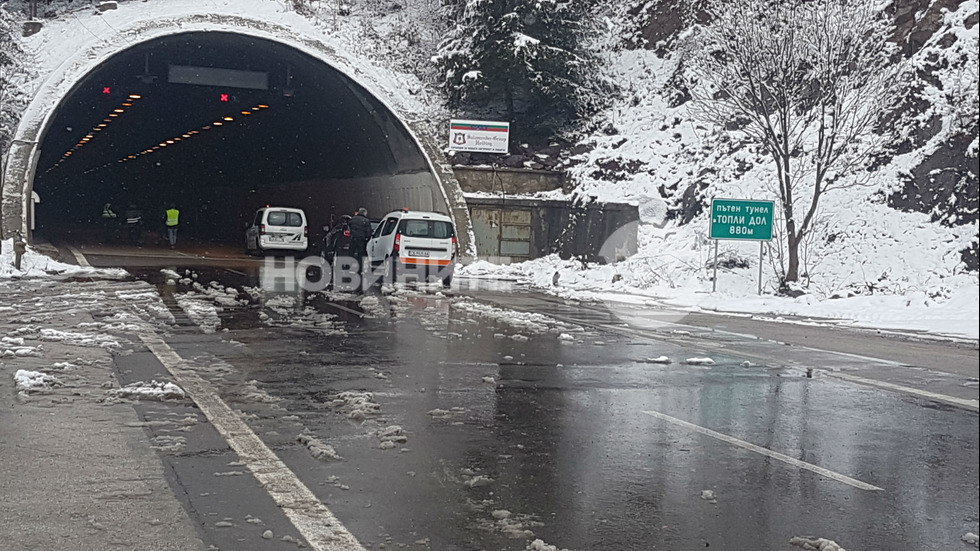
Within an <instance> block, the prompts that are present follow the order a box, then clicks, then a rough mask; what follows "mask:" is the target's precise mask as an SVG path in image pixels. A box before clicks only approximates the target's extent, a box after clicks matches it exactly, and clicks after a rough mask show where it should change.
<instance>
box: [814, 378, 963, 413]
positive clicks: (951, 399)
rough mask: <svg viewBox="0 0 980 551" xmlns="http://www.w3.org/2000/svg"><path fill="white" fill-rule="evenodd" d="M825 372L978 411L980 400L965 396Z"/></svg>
mask: <svg viewBox="0 0 980 551" xmlns="http://www.w3.org/2000/svg"><path fill="white" fill-rule="evenodd" d="M825 373H826V374H827V375H828V376H830V377H836V378H838V379H843V380H845V381H853V382H855V383H861V384H865V385H871V386H877V387H881V388H887V389H889V390H897V391H899V392H907V393H909V394H915V395H917V396H922V397H924V398H929V399H932V400H936V401H939V402H946V403H948V404H953V405H954V406H960V407H964V408H967V409H972V410H973V411H980V400H968V399H966V398H957V397H955V396H948V395H946V394H939V393H937V392H929V391H928V390H922V389H918V388H912V387H908V386H902V385H896V384H895V383H887V382H885V381H876V380H874V379H868V378H865V377H859V376H857V375H849V374H847V373H840V372H837V371H826V372H825Z"/></svg>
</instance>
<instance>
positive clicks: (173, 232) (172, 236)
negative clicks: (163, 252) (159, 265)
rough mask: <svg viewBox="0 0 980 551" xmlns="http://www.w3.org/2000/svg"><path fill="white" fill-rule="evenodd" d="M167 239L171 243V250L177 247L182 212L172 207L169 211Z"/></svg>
mask: <svg viewBox="0 0 980 551" xmlns="http://www.w3.org/2000/svg"><path fill="white" fill-rule="evenodd" d="M166 224H167V239H168V240H169V241H170V248H171V249H172V248H174V247H176V246H177V226H178V225H179V224H180V211H179V210H177V207H176V206H174V205H170V208H169V209H167V218H166Z"/></svg>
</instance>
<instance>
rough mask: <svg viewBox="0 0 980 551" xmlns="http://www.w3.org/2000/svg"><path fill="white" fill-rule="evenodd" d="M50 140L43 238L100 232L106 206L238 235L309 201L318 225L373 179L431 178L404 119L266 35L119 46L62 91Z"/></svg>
mask: <svg viewBox="0 0 980 551" xmlns="http://www.w3.org/2000/svg"><path fill="white" fill-rule="evenodd" d="M51 120H52V123H51V124H50V125H49V126H48V127H47V130H46V131H45V133H44V135H43V136H42V138H41V146H40V150H41V153H40V156H39V158H38V163H37V166H36V170H35V177H34V184H33V190H34V191H35V192H36V193H37V194H38V195H39V197H40V200H41V202H40V203H39V204H38V205H37V206H36V208H35V224H36V229H35V233H36V234H37V235H40V236H43V237H45V238H47V239H49V240H52V241H56V240H61V241H68V242H72V241H85V240H88V239H95V238H98V236H100V235H102V234H101V232H98V231H93V230H94V229H95V228H96V227H100V225H101V223H102V220H101V213H102V208H103V205H104V204H105V203H106V202H111V203H112V204H113V205H114V206H115V210H117V211H118V212H119V214H120V216H121V215H122V211H123V210H125V209H126V207H127V206H128V205H130V204H134V205H136V206H137V207H138V208H140V209H141V210H142V211H143V215H144V220H145V221H146V229H147V230H149V231H153V230H154V229H156V225H157V224H159V226H161V229H162V224H163V217H164V214H163V212H164V210H165V209H166V208H167V206H168V205H169V204H174V205H176V206H177V207H178V208H179V209H180V210H181V213H182V214H181V232H182V234H183V235H189V236H193V237H196V238H197V239H199V240H211V241H220V242H227V243H239V242H243V239H244V238H243V231H242V230H243V229H244V225H245V222H246V220H248V219H249V218H250V217H251V215H252V213H253V212H254V210H255V209H256V208H258V207H260V206H263V205H266V204H275V205H278V206H293V207H299V208H303V209H305V210H306V211H307V213H308V217H309V218H310V225H311V237H313V232H314V228H316V229H317V230H318V229H319V226H322V225H324V224H327V223H329V218H330V217H331V216H332V215H338V214H341V213H344V212H347V211H349V210H351V209H353V208H355V207H356V206H357V205H358V204H360V203H361V202H362V197H361V195H362V194H363V193H366V192H365V191H364V190H362V189H361V185H360V184H361V182H362V181H364V179H370V178H374V180H375V181H376V180H377V179H378V177H382V178H383V177H385V176H389V175H396V174H410V173H423V172H427V171H428V164H427V161H426V159H425V158H424V156H423V155H422V153H421V152H420V151H419V149H418V147H417V146H416V145H415V142H414V141H413V139H412V137H411V136H410V134H409V133H408V131H407V130H406V129H405V127H404V125H402V124H401V122H400V121H398V120H396V118H395V116H394V115H393V114H391V113H390V112H389V111H388V109H387V108H386V107H385V106H384V105H383V104H381V103H380V102H379V101H378V100H377V99H376V98H374V97H373V96H372V95H371V94H370V93H368V92H367V91H365V90H364V89H363V88H362V87H360V86H359V85H358V84H356V83H354V82H353V81H352V80H350V79H349V78H347V77H346V76H345V75H343V74H342V73H341V72H339V71H338V70H336V69H334V68H332V67H330V66H329V65H327V64H325V63H324V62H322V61H320V60H318V59H316V58H314V57H312V56H310V55H308V54H306V53H303V52H301V51H299V50H296V49H294V48H291V47H289V46H286V45H283V44H279V43H276V42H273V41H270V40H265V39H260V38H256V37H251V36H246V35H242V34H235V33H227V32H193V33H184V34H177V35H171V36H168V37H164V38H157V39H153V40H150V41H147V42H144V43H141V44H138V45H134V46H132V47H130V48H129V49H127V50H124V51H122V52H120V53H118V54H116V55H114V56H113V57H111V58H110V59H108V60H107V61H105V62H104V63H102V64H101V65H100V66H98V67H97V68H96V69H94V70H93V71H91V72H90V73H89V74H88V75H87V76H86V77H85V78H84V79H82V80H81V81H80V82H79V83H78V84H77V85H76V86H75V87H74V88H73V89H72V90H70V91H69V92H68V93H67V94H66V95H65V96H64V98H63V100H62V101H61V103H60V104H59V106H58V108H57V112H56V113H54V116H53V118H52V119H51Z"/></svg>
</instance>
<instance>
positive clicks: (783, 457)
mask: <svg viewBox="0 0 980 551" xmlns="http://www.w3.org/2000/svg"><path fill="white" fill-rule="evenodd" d="M642 413H645V414H647V415H649V416H651V417H656V418H657V419H662V420H664V421H667V422H668V423H673V424H675V425H678V426H681V427H684V428H687V429H690V430H692V431H694V432H698V433H701V434H703V435H705V436H710V437H712V438H717V439H718V440H721V441H723V442H728V443H729V444H732V445H733V446H738V447H740V448H745V449H747V450H749V451H754V452H756V453H758V454H762V455H764V456H766V457H771V458H773V459H776V460H779V461H782V462H783V463H788V464H790V465H793V466H794V467H799V468H801V469H806V470H808V471H813V472H815V473H817V474H819V475H822V476H825V477H827V478H830V479H833V480H836V481H838V482H843V483H844V484H848V485H850V486H854V487H855V488H858V489H860V490H875V491H884V489H883V488H879V487H877V486H872V485H871V484H868V483H866V482H861V481H860V480H855V479H853V478H850V477H848V476H844V475H842V474H840V473H835V472H834V471H831V470H828V469H824V468H823V467H818V466H816V465H813V464H811V463H807V462H805V461H800V460H799V459H794V458H792V457H790V456H788V455H783V454H781V453H778V452H774V451H772V450H769V449H766V448H763V447H761V446H756V445H755V444H750V443H749V442H746V441H744V440H739V439H738V438H734V437H732V436H728V435H727V434H722V433H720V432H715V431H713V430H710V429H706V428H704V427H702V426H699V425H695V424H694V423H688V422H687V421H682V420H680V419H677V418H676V417H671V416H669V415H664V414H663V413H660V412H659V411H644V412H642Z"/></svg>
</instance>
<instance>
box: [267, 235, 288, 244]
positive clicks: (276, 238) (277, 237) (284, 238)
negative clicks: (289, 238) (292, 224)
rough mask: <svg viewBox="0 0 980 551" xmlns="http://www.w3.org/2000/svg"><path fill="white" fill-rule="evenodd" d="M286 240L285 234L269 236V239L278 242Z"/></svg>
mask: <svg viewBox="0 0 980 551" xmlns="http://www.w3.org/2000/svg"><path fill="white" fill-rule="evenodd" d="M285 240H286V236H284V235H270V236H269V241H274V242H276V243H282V242H283V241H285Z"/></svg>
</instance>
